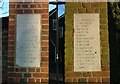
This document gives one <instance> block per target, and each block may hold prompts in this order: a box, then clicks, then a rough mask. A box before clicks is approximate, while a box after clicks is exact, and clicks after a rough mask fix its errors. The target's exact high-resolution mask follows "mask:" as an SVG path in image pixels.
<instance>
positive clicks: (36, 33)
mask: <svg viewBox="0 0 120 84" xmlns="http://www.w3.org/2000/svg"><path fill="white" fill-rule="evenodd" d="M40 18H41V17H40V15H39V14H18V15H17V29H16V65H17V66H20V67H40V29H41V26H40V25H41V24H40Z"/></svg>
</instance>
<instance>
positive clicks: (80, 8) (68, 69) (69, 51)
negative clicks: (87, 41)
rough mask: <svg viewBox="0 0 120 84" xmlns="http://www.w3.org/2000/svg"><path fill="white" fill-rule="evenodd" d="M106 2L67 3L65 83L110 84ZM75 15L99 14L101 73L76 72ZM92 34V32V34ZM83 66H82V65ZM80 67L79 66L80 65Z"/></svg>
mask: <svg viewBox="0 0 120 84" xmlns="http://www.w3.org/2000/svg"><path fill="white" fill-rule="evenodd" d="M107 5H108V4H107V3H106V2H67V3H66V5H65V6H66V14H65V82H80V83H91V84H93V83H109V82H110V68H109V67H110V62H109V42H108V38H109V36H108V35H109V34H108V7H107ZM74 14H99V21H100V22H99V24H100V25H99V30H100V32H99V35H100V57H101V59H100V61H101V66H100V67H101V70H100V71H74V43H73V42H74V40H73V39H74V36H73V35H74V31H73V30H74V26H76V25H74ZM91 33H92V32H91ZM80 65H82V64H80ZM78 67H79V65H78Z"/></svg>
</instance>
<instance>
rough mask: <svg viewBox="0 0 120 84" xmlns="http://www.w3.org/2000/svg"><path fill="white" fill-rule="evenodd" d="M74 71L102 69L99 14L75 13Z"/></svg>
mask: <svg viewBox="0 0 120 84" xmlns="http://www.w3.org/2000/svg"><path fill="white" fill-rule="evenodd" d="M74 71H75V72H79V71H83V72H87V71H101V57H100V23H99V14H88V13H87V14H74Z"/></svg>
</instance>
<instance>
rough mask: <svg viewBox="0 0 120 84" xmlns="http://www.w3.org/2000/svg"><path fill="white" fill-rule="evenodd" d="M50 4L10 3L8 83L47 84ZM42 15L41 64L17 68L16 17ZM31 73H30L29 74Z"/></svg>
mask: <svg viewBox="0 0 120 84" xmlns="http://www.w3.org/2000/svg"><path fill="white" fill-rule="evenodd" d="M48 4H49V3H48V2H24V3H23V2H10V16H9V29H8V83H16V84H17V83H24V82H28V83H47V82H48V72H49V71H48V70H49V67H48V65H49V55H48V53H49V46H48V44H49V43H48V38H49V12H48ZM17 14H40V15H41V24H42V25H41V26H42V28H41V39H40V40H41V41H40V42H41V43H40V44H41V51H40V56H41V63H40V67H38V68H31V67H24V68H21V67H17V66H16V65H15V57H16V56H15V46H16V42H15V41H16V40H15V39H16V23H17V22H16V21H17V20H16V19H17V18H16V15H17ZM28 72H29V73H28Z"/></svg>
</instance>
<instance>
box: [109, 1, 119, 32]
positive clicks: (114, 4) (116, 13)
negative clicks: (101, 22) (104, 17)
mask: <svg viewBox="0 0 120 84" xmlns="http://www.w3.org/2000/svg"><path fill="white" fill-rule="evenodd" d="M110 8H111V12H112V18H113V20H114V23H115V25H116V27H117V29H118V30H120V2H111V3H110Z"/></svg>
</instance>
